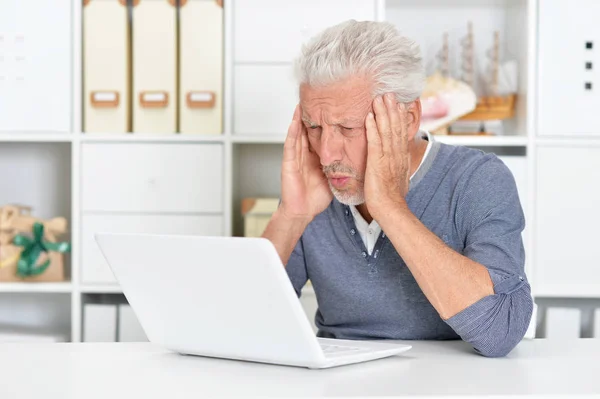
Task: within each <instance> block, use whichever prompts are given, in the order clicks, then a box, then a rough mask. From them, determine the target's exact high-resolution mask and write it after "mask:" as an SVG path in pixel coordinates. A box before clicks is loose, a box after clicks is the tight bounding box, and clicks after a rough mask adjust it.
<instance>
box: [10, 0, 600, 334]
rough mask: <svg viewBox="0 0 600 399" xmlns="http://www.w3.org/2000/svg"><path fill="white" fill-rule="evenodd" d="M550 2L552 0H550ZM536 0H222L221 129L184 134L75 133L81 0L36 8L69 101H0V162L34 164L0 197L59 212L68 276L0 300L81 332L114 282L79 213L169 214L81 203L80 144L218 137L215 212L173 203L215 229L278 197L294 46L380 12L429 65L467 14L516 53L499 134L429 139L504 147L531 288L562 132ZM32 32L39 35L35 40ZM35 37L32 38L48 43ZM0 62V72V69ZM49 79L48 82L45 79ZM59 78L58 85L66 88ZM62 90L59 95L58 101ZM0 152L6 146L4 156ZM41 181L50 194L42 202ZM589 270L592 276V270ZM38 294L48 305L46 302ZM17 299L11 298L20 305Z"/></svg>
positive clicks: (292, 95) (202, 141)
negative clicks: (22, 118) (508, 114)
mask: <svg viewBox="0 0 600 399" xmlns="http://www.w3.org/2000/svg"><path fill="white" fill-rule="evenodd" d="M35 1H36V2H37V3H40V4H41V3H43V2H44V0H35ZM94 1H100V0H94ZM190 1H195V0H190ZM553 1H554V2H560V0H553ZM580 1H583V0H580ZM11 2H12V3H14V4H18V3H21V2H18V0H9V3H11ZM12 3H11V4H12ZM539 4H540V0H452V1H446V0H426V1H423V0H420V1H416V0H351V1H347V0H304V1H300V0H290V1H287V2H281V1H279V0H254V1H252V2H251V3H249V2H244V1H241V0H228V1H226V2H225V8H224V103H223V133H222V134H220V135H193V134H185V135H184V134H173V133H163V134H154V133H147V134H143V133H134V134H117V133H82V131H81V126H82V112H81V110H82V109H83V104H82V72H81V71H82V61H81V57H82V51H81V46H82V29H81V26H82V8H81V1H79V0H60V1H59V3H57V4H53V7H52V9H51V10H49V11H48V13H47V14H46V15H47V16H53V15H54V14H59V15H60V16H61V17H64V14H68V19H67V20H66V25H68V26H70V28H71V29H69V31H70V32H71V33H70V36H69V37H64V35H63V33H62V31H59V32H56V38H60V39H61V40H67V42H68V43H61V44H59V45H58V47H59V48H61V49H62V48H63V47H65V46H66V47H68V49H69V53H68V54H67V55H65V54H64V53H60V52H59V53H57V55H56V56H57V57H58V58H59V59H58V61H57V62H56V65H58V66H61V65H63V63H64V57H67V59H68V60H69V62H68V64H69V65H68V68H67V70H68V72H69V74H68V76H67V77H66V78H65V77H64V76H63V75H60V76H58V77H57V79H58V80H59V81H60V80H61V78H62V79H63V80H62V85H61V86H60V87H61V89H62V90H61V91H60V93H62V94H61V95H62V97H61V98H63V100H64V101H66V103H67V104H69V107H68V112H67V114H66V115H62V117H63V118H62V119H60V120H57V119H56V118H54V117H52V118H49V117H48V115H46V114H44V108H43V107H42V106H41V105H40V104H39V103H36V104H35V106H34V107H33V108H31V109H32V110H36V111H38V113H39V114H38V115H37V118H38V120H44V118H46V119H48V120H50V121H51V123H49V124H47V125H45V127H46V128H47V129H48V130H47V131H46V130H39V126H37V125H36V124H35V123H34V124H25V125H24V126H23V128H22V129H15V128H14V127H10V128H6V127H5V125H3V123H2V120H3V118H6V115H5V114H4V113H3V112H2V110H1V109H0V159H2V160H3V161H2V162H4V163H5V165H4V170H11V171H13V170H16V171H18V170H30V169H32V166H36V168H33V169H34V170H38V172H37V173H38V174H37V175H36V174H35V173H34V175H33V177H32V175H29V174H28V175H27V179H25V176H22V175H20V174H19V173H20V172H17V173H16V174H15V175H14V178H13V179H12V180H10V181H6V180H3V183H1V184H0V188H1V189H2V190H0V192H1V193H3V195H2V196H0V200H2V201H1V202H2V203H6V202H17V201H18V202H21V203H27V204H31V205H33V206H34V208H35V209H34V211H36V214H38V215H40V216H47V217H51V216H58V215H64V216H67V218H68V219H69V226H70V231H71V232H72V233H71V236H70V237H69V239H70V240H71V242H72V246H73V249H72V253H71V255H70V256H69V262H68V265H67V268H68V270H69V276H70V280H69V281H68V282H65V283H45V284H18V283H10V284H8V283H5V284H2V283H0V301H1V300H2V299H8V298H10V302H11V303H12V302H13V301H17V302H18V304H20V305H23V306H31V304H39V307H40V308H41V309H50V310H51V311H52V312H55V313H56V314H57V316H56V317H55V319H56V322H50V323H47V322H42V323H37V324H36V323H33V324H35V325H36V326H37V327H36V328H40V329H42V330H44V331H47V332H51V333H56V332H57V330H58V332H60V333H62V334H65V335H66V336H67V337H68V338H69V339H70V340H72V341H75V342H77V341H81V339H82V333H81V331H82V330H81V327H82V305H83V304H82V301H85V298H86V296H88V295H89V294H120V293H121V290H120V288H119V287H118V285H116V284H115V283H114V282H111V281H100V282H89V281H85V280H84V277H85V271H84V270H85V267H86V266H87V265H84V263H85V262H89V261H90V260H89V259H90V258H89V256H88V254H84V247H85V245H88V244H86V239H87V237H84V233H83V232H84V231H86V228H87V227H88V225H89V223H88V222H86V220H85V219H86V217H87V216H89V215H93V214H98V215H106V214H111V215H117V216H127V215H129V216H140V215H142V216H146V217H148V218H157V217H158V216H159V215H163V216H164V215H171V214H177V212H171V211H172V210H169V211H168V212H167V211H165V210H164V209H162V210H160V209H159V210H157V209H151V210H146V211H144V212H141V213H137V212H133V211H132V210H131V209H128V210H127V211H123V210H118V209H111V210H103V211H102V210H95V211H94V212H92V211H90V210H89V209H88V208H87V207H88V204H87V203H85V201H86V200H85V199H84V192H85V190H86V189H87V186H86V182H85V181H83V180H82V179H83V178H84V166H85V164H86V162H87V161H89V159H88V158H86V156H87V153H88V152H87V151H86V148H90V146H93V147H97V146H106V145H108V146H112V147H111V148H120V147H123V146H136V147H137V146H138V145H145V146H154V147H160V148H167V146H172V145H173V146H181V148H183V147H186V148H187V147H189V146H197V147H195V148H200V147H202V146H205V145H206V146H211V148H213V149H216V148H218V151H220V152H221V153H222V162H221V163H220V164H219V165H217V166H215V167H214V168H213V169H214V171H217V172H218V173H219V175H220V176H221V177H220V178H219V181H215V184H216V186H218V187H216V188H215V187H212V188H213V189H218V190H219V191H220V192H221V194H222V201H221V204H222V209H221V210H218V211H215V210H214V209H210V210H209V211H207V212H204V211H202V209H196V210H194V211H193V212H191V213H190V212H189V211H188V210H183V211H182V213H181V215H182V216H190V215H193V216H196V217H204V216H206V215H213V216H214V215H218V217H220V218H221V219H220V222H219V223H217V225H216V227H214V230H213V231H212V232H213V233H215V234H223V235H232V234H236V235H238V234H240V233H241V231H242V230H241V227H242V225H241V223H242V221H241V215H240V211H239V210H240V202H241V199H242V198H244V197H247V196H277V195H278V193H279V189H280V181H279V165H280V162H281V150H282V144H283V142H284V140H285V132H286V130H287V124H288V123H289V119H290V118H291V113H292V111H293V108H294V104H295V102H296V101H297V97H296V96H297V94H296V91H295V90H296V89H295V87H294V84H293V81H292V80H291V78H290V76H291V75H290V74H289V73H288V72H290V66H291V61H292V57H293V56H294V55H295V54H296V52H297V51H298V50H299V48H300V44H301V43H302V41H303V40H305V39H306V38H308V37H309V36H310V35H312V34H313V33H316V32H317V31H318V30H320V29H321V28H324V27H326V26H329V25H332V24H334V23H336V22H338V21H341V20H344V19H348V18H357V19H365V18H368V19H375V20H388V21H390V22H392V23H394V24H396V25H397V26H398V27H399V28H400V29H401V31H403V33H405V34H407V35H409V36H412V37H414V38H415V39H417V40H418V41H419V43H420V44H421V46H422V48H423V51H424V55H425V59H426V62H427V65H428V68H431V67H432V60H433V57H434V53H435V46H436V44H437V43H439V40H441V37H442V33H443V32H444V31H448V32H449V34H450V40H451V51H452V54H453V55H454V56H455V57H456V55H457V54H458V49H457V46H458V41H459V40H460V37H461V36H463V35H464V34H465V33H466V26H467V21H469V20H472V21H473V23H474V28H475V34H476V37H477V38H481V40H477V41H476V47H477V52H478V53H479V55H480V57H479V58H480V59H483V58H482V56H481V53H482V52H483V51H485V50H484V49H485V48H486V47H487V46H488V45H489V44H490V43H491V37H492V32H493V31H494V30H495V29H499V31H500V33H501V39H502V43H503V47H502V49H503V56H507V57H508V56H510V57H515V58H516V59H517V61H518V63H519V97H518V100H517V101H518V110H517V116H516V117H515V118H514V120H512V121H511V122H509V123H508V124H507V129H506V132H507V134H506V135H503V136H497V137H481V136H466V137H463V136H438V137H437V139H438V140H439V141H442V142H444V143H448V144H455V145H466V146H471V147H476V148H481V149H483V150H485V151H493V152H496V153H498V154H499V155H500V156H502V157H504V159H506V160H507V162H508V163H509V166H511V168H512V169H513V172H514V173H515V177H516V179H517V182H518V184H519V189H520V194H521V197H522V202H523V206H524V208H525V210H526V214H527V218H528V227H527V230H526V234H525V242H526V246H527V253H528V260H527V270H528V275H529V277H530V279H531V280H532V283H533V287H534V292H535V289H536V279H537V278H538V277H537V276H538V275H539V271H538V270H536V267H537V268H539V267H543V265H539V264H537V263H536V256H537V255H539V249H537V248H536V247H535V245H533V244H534V239H535V237H536V236H535V234H536V232H537V231H536V226H537V221H536V216H537V215H536V213H535V212H533V210H534V209H535V206H536V204H538V201H539V199H540V194H539V193H536V179H537V177H538V171H537V167H538V164H537V163H536V161H537V160H536V157H537V156H538V155H537V152H538V149H539V148H541V147H543V146H544V145H546V144H556V145H557V146H561V145H565V144H566V139H565V138H561V137H559V138H557V137H546V136H540V135H539V132H538V128H537V123H536V117H539V112H538V111H539V110H538V105H537V98H538V96H539V91H538V87H537V85H536V83H537V79H538V65H537V59H536V56H535V55H536V54H537V53H538V38H537V36H538V9H539V7H540V5H539ZM2 7H4V5H2V6H0V22H2V21H3V19H2V14H4V15H7V14H6V13H4V12H3V9H2ZM20 7H23V6H20ZM9 10H10V8H9ZM8 14H10V12H9V13H8ZM19 17H20V18H24V17H23V16H22V15H21V14H19V15H17V17H15V18H17V19H18V18H19ZM39 18H42V17H39ZM46 19H47V21H46V20H43V18H42V20H38V21H37V23H38V26H39V27H38V26H36V25H35V24H33V25H27V26H26V27H25V29H26V30H27V31H26V35H30V36H32V37H33V38H34V39H35V38H36V37H39V36H40V35H41V34H47V33H48V32H51V31H52V30H51V29H45V30H44V29H42V27H43V26H45V25H44V24H50V23H52V24H53V25H54V23H55V21H54V19H53V18H46ZM0 26H3V25H2V24H0ZM11 26H12V25H11ZM14 32H16V30H12V31H9V32H1V31H0V35H3V36H5V37H8V38H9V39H10V37H11V35H12V34H13V33H14ZM273 32H277V35H273ZM15 34H16V33H15ZM61 35H63V36H61ZM28 37H29V36H28ZM5 41H6V40H5ZM31 42H34V43H37V42H36V41H35V40H31ZM40 43H41V44H40V46H42V45H43V44H44V43H46V42H45V41H41V42H40ZM599 45H600V41H599ZM34 50H35V48H33V49H32V51H33V53H35V51H34ZM0 51H2V49H1V48H0ZM33 53H32V54H33ZM44 54H45V53H44ZM30 58H31V59H32V61H35V60H36V56H35V55H32V56H31V57H30ZM457 62H458V61H457V59H456V58H455V59H454V60H453V68H454V70H453V72H456V65H457ZM56 65H55V66H56ZM71 71H72V72H71ZM430 71H431V69H430ZM1 73H3V72H2V70H1V69H0V74H1ZM30 73H38V74H41V76H44V73H45V72H44V71H43V70H31V71H30ZM65 79H66V80H65ZM5 81H6V80H5ZM36 81H37V80H36ZM54 84H56V82H54ZM54 84H53V86H52V87H50V88H49V89H53V88H54ZM599 84H600V82H599ZM65 87H66V88H68V90H66V91H65V90H64V88H65ZM257 88H258V89H257ZM4 93H7V91H5V92H4ZM53 93H57V92H56V91H54V92H53ZM65 93H66V94H65ZM6 98H8V97H7V96H6V95H5V94H4V97H3V94H2V83H1V82H0V105H1V104H3V102H2V101H6ZM64 98H66V100H65V99H64ZM64 101H59V105H60V104H63V102H64ZM40 110H41V111H40ZM32 112H33V111H32ZM53 112H55V111H53ZM64 112H66V111H64ZM65 118H66V119H68V121H69V122H68V124H67V125H68V127H65V123H64V120H65ZM10 123H12V120H11V122H10ZM599 131H600V129H599ZM579 143H580V145H583V146H587V145H588V144H596V143H597V138H595V137H592V138H586V139H585V141H584V140H582V141H580V142H579ZM154 147H153V148H154ZM123 148H125V147H123ZM128 148H133V147H128ZM202 148H204V147H202ZM41 153H43V154H45V155H41ZM16 154H21V155H18V159H16V158H15V157H17V155H16ZM4 155H6V156H7V157H6V158H5V157H4ZM23 165H24V166H25V167H23ZM0 166H2V165H1V164H0ZM44 173H46V174H50V176H47V175H44ZM17 177H18V178H17ZM139 178H140V179H145V178H147V176H145V175H144V176H142V175H140V176H139ZM24 180H28V181H31V182H32V183H35V184H32V185H31V186H37V187H42V188H43V189H44V190H42V191H43V193H44V194H43V195H42V194H41V193H40V192H38V191H36V190H34V189H31V191H29V192H28V191H22V190H23V187H24V185H23V184H22V183H21V182H22V181H24ZM40 185H41V186H40ZM31 186H27V187H31ZM48 192H50V193H53V194H52V196H51V197H52V199H51V200H50V201H49V200H48V195H47V193H48ZM163 194H164V193H163ZM153 220H154V219H153ZM210 232H211V231H207V232H205V233H210ZM108 280H110V279H108ZM598 280H599V279H598V278H597V279H596V281H598ZM199 284H200V283H199ZM544 287H545V288H543V289H541V290H540V291H539V292H540V293H541V294H543V295H544V296H556V297H568V296H574V297H576V296H581V295H578V292H579V291H578V289H579V286H577V285H574V286H573V287H570V288H565V287H562V288H558V287H557V288H556V289H552V287H551V286H550V285H545V286H544ZM590 287H591V286H590ZM257 289H260V287H257ZM595 289H596V288H595V287H591V288H590V289H589V290H586V295H584V296H586V297H596V298H597V297H600V292H596V291H595ZM305 293H306V294H307V295H310V294H311V293H312V292H311V289H310V288H307V289H306V290H305ZM53 298H54V299H53ZM48 299H50V305H48V304H47V302H48ZM0 304H1V303H0ZM20 305H19V306H20ZM19 306H16V307H14V309H19ZM11 314H13V308H12V307H9V308H7V307H6V306H4V307H2V306H0V322H11V320H10V318H9V319H7V320H5V318H6V317H7V315H9V316H10V315H11ZM36 314H37V313H36ZM53 314H54V313H53ZM43 320H46V319H43ZM17 322H18V320H17ZM30 324H31V323H30ZM27 325H29V324H27ZM0 330H1V329H0ZM0 332H1V331H0Z"/></svg>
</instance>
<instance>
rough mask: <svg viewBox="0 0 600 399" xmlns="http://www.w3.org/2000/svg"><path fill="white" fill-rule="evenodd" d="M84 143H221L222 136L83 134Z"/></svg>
mask: <svg viewBox="0 0 600 399" xmlns="http://www.w3.org/2000/svg"><path fill="white" fill-rule="evenodd" d="M80 137H81V141H85V142H115V141H125V142H169V143H171V142H174V143H186V142H187V143H215V142H216V143H222V142H223V141H224V135H222V134H214V135H209V134H179V133H169V134H163V133H154V134H153V133H84V134H81V135H80Z"/></svg>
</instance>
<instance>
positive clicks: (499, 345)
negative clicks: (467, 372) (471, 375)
mask: <svg viewBox="0 0 600 399" xmlns="http://www.w3.org/2000/svg"><path fill="white" fill-rule="evenodd" d="M461 192H462V193H463V194H462V195H461V198H460V199H459V201H458V202H457V208H456V221H457V222H456V226H457V229H458V230H459V232H460V234H461V235H462V237H464V242H465V248H464V251H463V255H464V256H466V257H468V258H470V259H472V260H473V261H476V262H478V263H479V264H481V265H483V266H485V267H486V268H487V270H488V272H489V275H490V279H491V281H492V283H493V286H494V294H493V295H488V296H486V297H484V298H482V299H480V300H479V301H478V302H476V303H474V304H473V305H471V306H469V307H468V308H466V309H464V310H463V311H461V312H460V313H458V314H456V315H454V316H453V317H451V318H449V319H447V320H446V323H448V325H449V326H450V327H451V328H452V329H453V330H454V331H455V332H456V333H457V334H458V335H459V336H460V337H461V338H462V339H463V340H464V341H466V342H469V343H470V344H471V345H472V346H473V348H474V349H475V350H476V351H477V352H478V353H480V354H482V355H484V356H489V357H500V356H505V355H507V354H508V353H509V352H510V351H511V350H512V349H513V348H514V347H515V346H516V345H517V344H518V343H519V342H520V341H521V340H522V339H523V337H524V336H525V333H526V332H527V329H528V327H529V324H530V321H531V317H532V313H533V299H532V296H531V288H530V285H529V282H528V279H527V276H526V275H525V250H524V245H523V238H522V233H523V230H524V228H525V217H524V214H523V210H522V207H521V202H520V199H519V195H518V192H517V187H516V184H515V181H514V178H513V175H512V173H511V172H510V170H509V169H508V168H507V167H506V165H505V164H504V163H503V162H502V161H501V160H500V159H498V158H497V157H495V156H492V155H490V156H489V157H487V158H486V161H485V162H484V163H482V164H481V165H479V166H478V167H477V168H476V169H475V171H474V172H473V173H472V174H471V175H470V176H465V181H464V185H463V190H461Z"/></svg>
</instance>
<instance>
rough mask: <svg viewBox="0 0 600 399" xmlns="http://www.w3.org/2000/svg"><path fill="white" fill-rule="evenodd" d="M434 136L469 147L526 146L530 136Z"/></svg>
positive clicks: (439, 139)
mask: <svg viewBox="0 0 600 399" xmlns="http://www.w3.org/2000/svg"><path fill="white" fill-rule="evenodd" d="M434 137H435V139H436V140H437V141H439V142H441V143H445V144H452V145H464V146H469V147H525V146H526V145H527V142H528V138H527V137H526V136H477V135H472V136H467V135H465V136H459V135H454V136H452V135H450V136H443V135H438V136H434Z"/></svg>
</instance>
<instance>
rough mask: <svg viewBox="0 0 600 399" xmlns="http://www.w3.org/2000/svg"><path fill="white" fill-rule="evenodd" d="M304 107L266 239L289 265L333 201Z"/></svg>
mask: <svg viewBox="0 0 600 399" xmlns="http://www.w3.org/2000/svg"><path fill="white" fill-rule="evenodd" d="M301 115H302V113H301V111H300V106H299V105H298V106H296V111H295V112H294V118H293V120H292V123H291V124H290V128H289V130H288V135H287V138H286V139H285V144H284V146H283V163H282V166H281V204H280V205H279V208H278V209H277V211H275V213H274V214H273V217H272V218H271V220H270V221H269V224H268V225H267V227H266V229H265V231H264V233H263V235H262V236H263V237H264V238H267V239H268V240H270V241H271V242H272V243H273V245H274V246H275V248H276V249H277V253H278V254H279V257H280V258H281V262H282V263H283V264H284V265H287V263H288V261H289V259H290V256H291V254H292V252H293V251H294V247H295V246H296V244H297V243H298V240H299V239H300V237H301V236H302V233H304V229H305V228H306V226H308V224H309V223H310V222H311V221H312V220H313V218H314V217H315V216H317V215H318V214H319V213H321V212H323V211H324V210H325V209H326V208H327V206H329V204H330V203H331V200H332V199H333V194H332V193H331V190H330V189H329V184H328V183H327V178H326V177H325V175H324V174H323V169H322V168H321V163H320V162H319V157H318V156H317V154H316V153H314V152H312V151H311V150H310V146H309V144H308V136H307V134H306V128H305V127H304V125H303V124H302V117H301Z"/></svg>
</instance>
